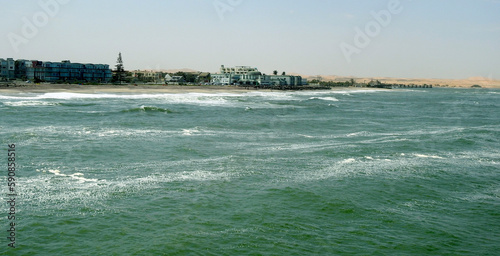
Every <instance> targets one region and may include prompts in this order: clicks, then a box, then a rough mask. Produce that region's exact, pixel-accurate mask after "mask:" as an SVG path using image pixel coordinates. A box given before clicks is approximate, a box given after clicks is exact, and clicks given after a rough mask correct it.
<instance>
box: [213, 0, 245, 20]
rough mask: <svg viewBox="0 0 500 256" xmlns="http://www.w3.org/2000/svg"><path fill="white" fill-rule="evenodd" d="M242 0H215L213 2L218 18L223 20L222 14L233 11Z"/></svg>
mask: <svg viewBox="0 0 500 256" xmlns="http://www.w3.org/2000/svg"><path fill="white" fill-rule="evenodd" d="M243 1H244V0H215V1H214V3H213V4H214V8H215V11H216V12H217V15H219V19H220V20H221V21H224V15H226V13H227V12H233V11H234V8H236V7H238V6H239V5H241V4H242V3H243Z"/></svg>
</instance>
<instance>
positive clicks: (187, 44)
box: [0, 0, 500, 79]
mask: <svg viewBox="0 0 500 256" xmlns="http://www.w3.org/2000/svg"><path fill="white" fill-rule="evenodd" d="M0 21H1V24H2V25H1V26H0V35H1V39H0V49H1V51H0V58H8V57H12V58H15V59H38V60H47V61H61V60H66V59H69V60H71V61H72V62H81V63H104V64H110V65H111V66H114V65H115V63H116V58H117V56H118V52H122V55H123V60H124V64H125V68H126V69H127V70H133V69H175V68H192V69H195V70H200V71H210V72H215V71H218V69H219V67H220V65H222V64H224V65H226V66H240V65H245V66H253V67H258V68H259V70H261V71H263V72H264V73H272V71H273V70H278V71H279V72H282V71H286V72H288V73H292V72H295V73H301V74H304V75H342V76H380V77H382V76H384V77H411V78H468V77H475V76H483V77H490V78H494V79H500V0H413V1H412V0H307V1H306V0H165V1H160V0H140V1H139V0H137V1H132V0H40V1H35V0H22V1H21V0H18V1H12V0H0Z"/></svg>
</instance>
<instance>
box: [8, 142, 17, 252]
mask: <svg viewBox="0 0 500 256" xmlns="http://www.w3.org/2000/svg"><path fill="white" fill-rule="evenodd" d="M7 186H8V193H7V205H8V206H9V212H8V216H7V219H8V220H9V221H10V223H9V227H10V228H9V229H8V230H7V232H8V237H7V239H8V240H9V244H8V246H9V247H12V248H16V198H17V194H16V144H9V145H8V149H7Z"/></svg>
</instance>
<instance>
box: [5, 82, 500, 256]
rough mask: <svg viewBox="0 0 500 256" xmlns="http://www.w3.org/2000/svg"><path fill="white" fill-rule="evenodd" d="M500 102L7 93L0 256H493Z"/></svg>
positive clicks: (487, 96)
mask: <svg viewBox="0 0 500 256" xmlns="http://www.w3.org/2000/svg"><path fill="white" fill-rule="evenodd" d="M499 92H500V91H498V90H487V89H478V90H473V89H440V88H435V89H417V90H379V91H377V90H346V91H302V92H257V91H249V92H244V93H185V94H123V93H122V94H120V93H115V94H106V93H98V94H74V93H20V94H7V93H2V92H0V142H1V145H2V146H1V148H2V152H3V153H2V155H4V157H2V158H1V160H0V165H1V166H3V167H2V169H3V170H4V171H2V180H4V182H2V183H1V184H0V191H1V196H0V199H1V200H2V204H1V207H0V217H1V219H2V222H1V227H2V229H1V230H4V231H1V232H2V234H1V235H0V237H2V238H1V239H0V241H2V242H1V243H0V255H498V253H499V251H500V112H499V110H500V95H499ZM12 143H15V146H16V167H17V169H16V179H17V180H16V186H15V190H16V192H17V198H16V213H15V216H16V220H15V223H16V226H15V227H16V234H15V238H16V243H15V246H16V249H13V248H10V247H9V246H8V244H9V240H8V239H7V237H8V236H9V232H7V230H8V229H9V228H10V226H9V223H10V220H8V213H9V208H8V207H9V206H8V204H7V201H8V200H9V198H10V197H9V196H7V193H8V188H9V187H8V186H7V182H6V179H7V171H6V170H7V150H8V146H7V145H9V144H12Z"/></svg>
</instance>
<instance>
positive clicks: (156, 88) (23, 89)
mask: <svg viewBox="0 0 500 256" xmlns="http://www.w3.org/2000/svg"><path fill="white" fill-rule="evenodd" d="M331 90H344V91H345V90H384V89H380V88H359V87H334V88H332V89H331ZM250 91H276V90H271V89H255V88H244V87H237V86H215V85H214V86H179V85H168V86H167V85H144V84H139V85H133V84H127V85H75V84H47V83H43V84H29V83H23V84H16V85H14V86H12V85H11V86H8V87H7V86H1V85H0V93H50V92H71V93H140V94H147V93H245V92H250Z"/></svg>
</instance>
